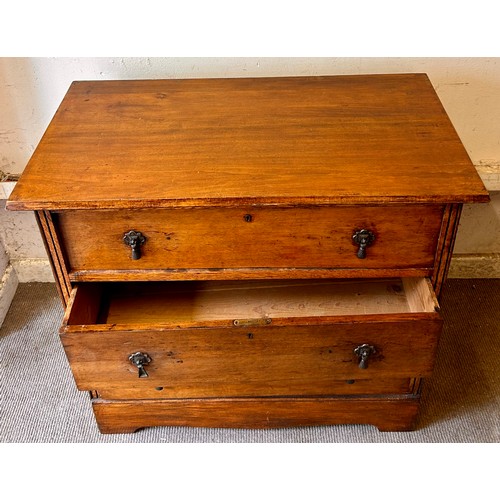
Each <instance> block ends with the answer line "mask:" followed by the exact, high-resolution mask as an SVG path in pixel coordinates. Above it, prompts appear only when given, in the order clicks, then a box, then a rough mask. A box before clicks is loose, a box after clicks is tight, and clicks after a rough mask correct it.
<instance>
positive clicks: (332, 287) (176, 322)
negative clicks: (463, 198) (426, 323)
mask: <svg viewBox="0 0 500 500" xmlns="http://www.w3.org/2000/svg"><path fill="white" fill-rule="evenodd" d="M436 310H438V303H437V300H436V297H435V295H434V292H433V290H432V286H431V284H430V282H429V280H428V279H427V278H400V279H380V280H314V281H309V280H307V281H305V280H272V281H267V280H259V281H201V282H196V281H189V282H131V283H80V284H78V285H77V287H76V288H75V290H73V294H72V299H71V301H70V304H69V305H68V310H67V312H66V316H65V320H64V323H63V328H62V330H64V329H65V328H66V329H67V328H70V329H71V327H72V326H77V325H112V326H113V328H116V326H117V325H138V324H147V325H153V324H154V325H163V326H165V327H170V328H171V327H177V326H181V327H190V326H191V327H196V326H214V325H217V326H223V325H227V326H234V325H237V326H245V325H249V326H255V325H265V324H270V323H273V324H279V322H280V320H282V321H287V322H290V321H292V322H293V320H294V319H296V321H298V322H300V321H301V319H305V318H312V319H314V318H317V319H318V318H324V317H341V316H342V317H344V316H347V317H349V316H360V315H365V316H367V315H379V314H380V315H382V314H384V315H387V314H407V313H432V312H435V311H436Z"/></svg>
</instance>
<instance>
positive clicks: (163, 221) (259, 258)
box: [53, 204, 444, 273]
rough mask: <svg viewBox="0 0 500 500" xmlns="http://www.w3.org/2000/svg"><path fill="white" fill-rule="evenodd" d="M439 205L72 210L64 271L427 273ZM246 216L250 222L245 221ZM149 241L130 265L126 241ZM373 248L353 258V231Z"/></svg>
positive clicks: (63, 231)
mask: <svg viewBox="0 0 500 500" xmlns="http://www.w3.org/2000/svg"><path fill="white" fill-rule="evenodd" d="M443 208H444V206H442V205H423V204H418V205H409V204H407V205H397V206H388V207H380V206H356V207H341V206H336V207H307V208H304V207H302V208H277V207H272V208H271V207H266V208H262V207H260V208H255V207H254V208H253V209H251V210H247V209H245V208H202V209H178V210H176V209H144V210H69V211H59V212H57V213H55V214H54V215H53V218H54V220H55V221H57V230H58V233H59V235H60V239H61V241H62V244H63V245H64V252H65V256H66V261H67V263H68V266H69V270H70V272H72V273H75V272H79V271H85V272H88V271H92V270H155V269H162V268H163V269H179V268H180V269H221V270H222V269H234V268H283V267H285V268H330V269H331V268H340V269H346V268H351V269H384V268H385V269H386V268H392V269H394V268H399V269H402V268H419V267H423V268H430V267H432V265H433V263H434V254H435V250H436V245H437V241H438V236H439V230H440V227H441V220H442V215H443ZM248 217H250V222H247V221H246V219H248ZM131 229H133V230H136V231H140V232H141V233H142V234H143V235H144V236H145V237H146V242H145V243H144V245H142V247H141V258H140V259H139V260H132V258H131V254H132V252H131V249H130V247H127V246H126V245H125V244H124V242H123V235H124V234H125V233H126V232H128V231H130V230H131ZM360 229H368V230H370V231H372V232H373V233H374V235H375V241H374V242H373V244H372V245H370V246H369V247H368V248H367V250H366V258H365V259H359V258H358V257H357V251H358V247H357V246H356V245H354V244H353V239H352V236H353V234H354V233H355V231H358V230H360Z"/></svg>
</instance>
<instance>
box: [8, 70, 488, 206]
mask: <svg viewBox="0 0 500 500" xmlns="http://www.w3.org/2000/svg"><path fill="white" fill-rule="evenodd" d="M473 201H479V202H481V201H482V202H485V201H488V194H487V191H486V190H485V188H484V186H483V184H482V182H481V180H480V178H479V175H478V174H477V172H476V171H475V169H474V167H473V165H472V163H471V160H470V158H469V157H468V155H467V152H466V150H465V148H464V147H463V145H462V143H461V141H460V139H459V137H458V135H457V133H456V131H455V129H454V128H453V125H452V124H451V122H450V120H449V118H448V116H447V114H446V112H445V111H444V109H443V106H442V105H441V103H440V101H439V99H438V97H437V95H436V93H435V91H434V89H433V87H432V85H431V83H430V81H429V79H428V78H427V76H426V75H425V74H397V75H366V76H360V75H356V76H318V77H288V78H242V79H194V80H143V81H127V80H123V81H94V82H92V81H88V82H74V83H73V84H72V85H71V87H70V88H69V91H68V93H67V95H66V97H65V98H64V100H63V101H62V103H61V105H60V107H59V109H58V110H57V112H56V114H55V116H54V118H53V120H52V122H51V123H50V125H49V127H48V129H47V131H46V132H45V134H44V136H43V138H42V140H41V141H40V143H39V145H38V147H37V149H36V150H35V152H34V154H33V156H32V158H31V160H30V162H29V164H28V165H27V167H26V169H25V171H24V173H23V175H22V177H21V179H20V181H19V182H18V183H17V186H16V188H15V189H14V192H13V193H12V195H11V197H10V200H9V201H8V203H7V207H8V208H9V209H12V210H18V209H19V210H32V209H55V208H127V207H128V208H131V207H133V208H138V207H160V206H177V207H178V206H214V205H216V206H234V205H242V204H250V205H259V204H281V205H282V204H292V205H299V204H316V205H318V204H331V203H361V204H366V203H385V204H388V203H401V202H431V203H451V202H456V203H463V202H473Z"/></svg>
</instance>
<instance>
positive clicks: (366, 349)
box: [354, 344, 377, 370]
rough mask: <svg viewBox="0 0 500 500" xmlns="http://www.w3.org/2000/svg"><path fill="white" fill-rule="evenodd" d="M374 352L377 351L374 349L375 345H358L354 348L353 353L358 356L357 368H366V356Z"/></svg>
mask: <svg viewBox="0 0 500 500" xmlns="http://www.w3.org/2000/svg"><path fill="white" fill-rule="evenodd" d="M376 352H377V351H376V350H375V347H373V346H372V345H368V344H361V345H358V347H356V348H355V349H354V354H356V356H358V358H359V365H358V366H359V368H361V369H362V370H366V369H367V368H368V358H369V357H370V356H371V355H372V354H375V353H376Z"/></svg>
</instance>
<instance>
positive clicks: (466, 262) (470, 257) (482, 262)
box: [448, 253, 500, 278]
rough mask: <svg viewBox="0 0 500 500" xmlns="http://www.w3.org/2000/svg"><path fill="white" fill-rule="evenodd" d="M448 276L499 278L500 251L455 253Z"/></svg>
mask: <svg viewBox="0 0 500 500" xmlns="http://www.w3.org/2000/svg"><path fill="white" fill-rule="evenodd" d="M448 278H500V253H487V254H455V255H454V256H453V257H452V259H451V263H450V269H449V271H448Z"/></svg>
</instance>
